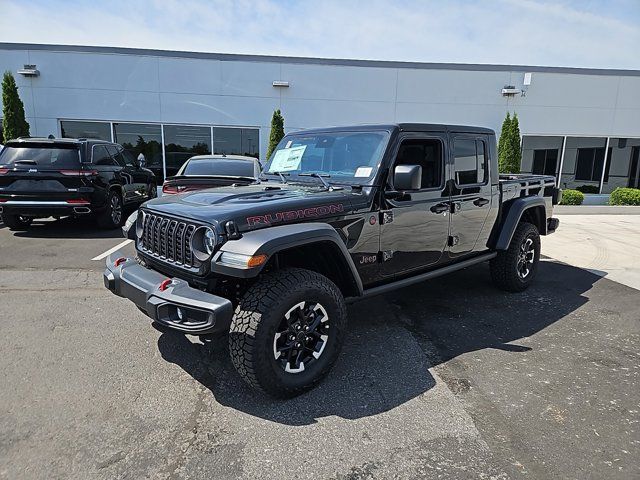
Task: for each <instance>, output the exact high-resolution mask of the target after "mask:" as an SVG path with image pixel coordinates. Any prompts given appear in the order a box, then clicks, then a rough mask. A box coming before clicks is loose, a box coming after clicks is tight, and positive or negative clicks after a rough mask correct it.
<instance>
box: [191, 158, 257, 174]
mask: <svg viewBox="0 0 640 480" xmlns="http://www.w3.org/2000/svg"><path fill="white" fill-rule="evenodd" d="M182 175H223V176H238V177H253V176H254V175H255V173H254V167H253V162H250V161H244V160H231V159H227V160H225V159H223V158H203V159H195V160H189V161H188V162H187V164H186V166H185V167H184V171H183V172H182Z"/></svg>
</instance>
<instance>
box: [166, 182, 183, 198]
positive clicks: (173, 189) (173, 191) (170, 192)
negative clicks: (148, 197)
mask: <svg viewBox="0 0 640 480" xmlns="http://www.w3.org/2000/svg"><path fill="white" fill-rule="evenodd" d="M179 192H180V190H179V189H178V187H176V186H175V185H167V184H166V183H165V184H163V185H162V193H166V194H167V195H174V194H176V193H179Z"/></svg>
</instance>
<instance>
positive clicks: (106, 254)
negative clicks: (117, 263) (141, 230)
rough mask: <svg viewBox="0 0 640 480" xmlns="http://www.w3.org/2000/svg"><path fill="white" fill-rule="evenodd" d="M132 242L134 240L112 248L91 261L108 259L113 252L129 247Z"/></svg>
mask: <svg viewBox="0 0 640 480" xmlns="http://www.w3.org/2000/svg"><path fill="white" fill-rule="evenodd" d="M131 242H133V240H125V241H124V242H122V243H119V244H118V245H116V246H115V247H113V248H110V249H109V250H107V251H106V252H104V253H101V254H100V255H98V256H97V257H93V258H92V259H91V260H102V259H103V258H107V257H108V256H109V255H111V254H112V253H113V252H115V251H117V250H119V249H121V248H122V247H124V246H126V245H129V244H130V243H131Z"/></svg>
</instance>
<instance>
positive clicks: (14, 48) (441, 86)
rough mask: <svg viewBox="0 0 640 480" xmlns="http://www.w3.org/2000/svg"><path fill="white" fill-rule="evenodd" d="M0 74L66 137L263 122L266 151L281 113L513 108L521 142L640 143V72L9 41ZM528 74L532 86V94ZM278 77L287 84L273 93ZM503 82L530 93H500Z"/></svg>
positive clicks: (436, 114) (441, 115) (442, 115)
mask: <svg viewBox="0 0 640 480" xmlns="http://www.w3.org/2000/svg"><path fill="white" fill-rule="evenodd" d="M24 64H35V65H36V66H37V68H38V70H39V71H40V72H41V74H40V76H39V77H36V78H25V77H23V76H21V75H17V74H16V73H15V72H16V71H17V70H18V69H19V68H22V66H23V65H24ZM0 69H1V70H2V71H4V70H10V71H12V72H14V76H15V77H16V81H17V83H18V86H19V90H20V95H21V98H22V99H23V101H24V103H25V110H26V114H27V119H28V121H29V123H30V124H31V127H32V134H34V135H43V136H46V135H49V134H54V135H59V134H60V128H59V119H83V120H108V121H115V122H117V121H132V122H158V123H161V122H163V123H184V124H203V125H232V126H256V127H259V128H260V151H261V154H262V155H264V152H265V150H266V147H267V141H268V133H269V124H270V120H271V114H272V112H273V110H274V109H276V108H280V109H281V110H282V112H283V115H284V118H285V125H286V128H287V130H292V129H302V128H309V127H319V126H329V125H341V124H353V123H382V122H433V123H460V124H473V125H481V126H488V127H491V128H493V129H496V130H497V131H499V129H500V125H501V123H502V120H503V118H504V116H505V114H506V112H507V111H511V112H514V111H515V112H517V113H518V116H519V118H520V125H521V131H522V133H523V135H581V136H586V135H591V136H594V137H603V136H620V137H634V136H635V137H640V122H639V121H638V119H640V71H630V72H620V71H595V70H593V71H590V70H582V69H553V68H539V67H508V66H505V67H499V66H460V65H436V64H406V63H396V62H349V61H342V60H336V61H325V60H318V59H287V58H277V57H274V58H268V57H250V56H241V55H198V54H192V55H189V54H182V53H179V52H178V53H175V54H171V53H168V52H155V53H154V52H153V51H132V50H130V49H109V48H104V49H101V48H91V47H44V46H20V45H11V44H0ZM527 71H530V72H533V75H532V83H531V85H530V86H528V87H523V85H522V82H523V78H524V72H527ZM274 80H284V81H288V82H289V84H290V87H289V88H276V87H273V86H272V82H273V81H274ZM505 85H514V86H515V87H517V88H524V89H525V90H526V94H525V96H515V97H503V96H502V95H501V93H500V90H501V88H502V87H503V86H505ZM525 157H526V155H525ZM569 165H570V162H567V163H565V169H568V168H569Z"/></svg>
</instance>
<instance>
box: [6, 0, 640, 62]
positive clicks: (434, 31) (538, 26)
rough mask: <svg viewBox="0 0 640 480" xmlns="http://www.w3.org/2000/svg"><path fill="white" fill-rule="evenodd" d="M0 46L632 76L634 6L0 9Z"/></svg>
mask: <svg viewBox="0 0 640 480" xmlns="http://www.w3.org/2000/svg"><path fill="white" fill-rule="evenodd" d="M0 41H3V42H27V43H60V44H79V45H107V46H124V47H139V48H156V49H167V50H193V51H204V52H222V53H250V54H265V55H293V56H313V57H330V58H363V59H382V60H403V61H423V62H457V63H506V64H526V65H550V66H574V67H595V68H627V69H640V0H610V1H605V0H584V1H557V2H552V1H543V0H493V1H479V0H475V1H474V0H449V1H444V0H441V1H437V0H401V1H381V0H369V1H350V0H324V1H323V0H316V1H306V0H282V1H277V0H236V1H222V0H142V1H135V0H129V1H122V0H114V1H109V0H103V1H96V0H94V1H85V0H66V1H62V0H60V1H54V0H2V12H1V13H0Z"/></svg>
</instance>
